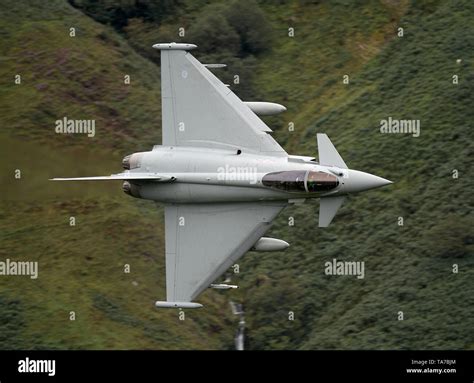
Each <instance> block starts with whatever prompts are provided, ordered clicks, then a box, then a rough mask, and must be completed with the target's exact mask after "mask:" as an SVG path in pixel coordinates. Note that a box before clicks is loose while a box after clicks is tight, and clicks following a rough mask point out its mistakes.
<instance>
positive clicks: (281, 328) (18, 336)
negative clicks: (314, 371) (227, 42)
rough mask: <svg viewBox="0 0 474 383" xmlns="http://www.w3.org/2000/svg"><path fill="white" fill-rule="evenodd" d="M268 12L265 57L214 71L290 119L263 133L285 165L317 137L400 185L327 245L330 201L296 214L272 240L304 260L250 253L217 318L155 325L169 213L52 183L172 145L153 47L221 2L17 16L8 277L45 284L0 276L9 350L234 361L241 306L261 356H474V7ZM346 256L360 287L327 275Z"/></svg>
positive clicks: (3, 119)
mask: <svg viewBox="0 0 474 383" xmlns="http://www.w3.org/2000/svg"><path fill="white" fill-rule="evenodd" d="M217 3H218V6H219V4H224V3H223V2H217ZM259 4H260V9H261V10H262V12H263V15H264V18H265V22H266V23H268V26H269V28H270V31H271V36H268V37H269V39H268V41H269V44H270V45H269V47H268V49H266V50H261V51H258V52H254V53H251V54H248V53H246V54H243V53H242V52H233V53H229V52H227V53H226V56H222V57H223V58H229V60H231V61H230V62H229V63H230V65H229V69H228V70H227V71H225V72H223V73H222V76H221V74H220V73H217V74H218V75H219V76H221V77H222V78H232V76H233V74H241V78H242V81H241V84H240V85H234V86H233V87H232V88H233V89H234V91H235V92H236V93H237V94H240V95H241V96H242V97H249V98H250V97H252V98H253V99H263V100H269V101H275V102H280V103H283V104H285V105H286V106H287V107H288V112H287V113H286V114H284V115H282V116H278V117H274V118H268V119H266V121H267V122H268V124H269V125H270V126H271V127H272V129H274V130H275V133H274V136H275V138H276V139H277V140H278V141H279V142H281V143H283V144H284V147H285V149H286V150H287V151H288V152H290V153H293V154H306V155H315V154H316V139H315V135H316V133H317V132H325V133H327V134H328V135H329V137H331V139H332V140H333V142H334V144H335V145H336V147H337V149H338V150H339V152H340V153H341V155H342V156H343V158H344V160H345V161H346V163H347V164H348V165H349V166H350V167H351V168H355V169H360V170H364V171H368V172H370V173H374V174H378V175H381V176H383V177H385V178H388V179H391V180H393V181H394V182H395V184H394V185H392V186H390V187H387V188H383V189H381V190H376V191H373V192H369V193H365V194H362V195H360V196H356V197H352V198H350V199H348V200H347V201H346V202H345V204H344V205H343V207H342V208H341V210H340V211H339V213H338V215H337V216H336V218H335V220H334V222H333V224H332V225H331V226H330V227H329V228H327V229H318V228H317V210H318V207H319V205H318V203H317V202H310V203H306V204H304V205H300V206H292V207H289V208H287V209H285V210H284V211H283V213H282V214H281V215H280V217H279V218H278V219H277V220H276V222H275V224H274V226H273V228H272V230H271V232H270V233H269V235H270V236H274V237H277V238H282V239H285V240H287V241H288V242H290V243H291V247H290V248H289V249H288V250H287V251H285V252H284V253H268V254H265V253H258V254H257V253H249V254H248V255H246V256H245V257H244V258H243V259H242V260H241V261H240V262H239V264H240V269H241V272H240V274H239V275H238V276H235V277H234V280H233V281H234V282H236V283H238V284H239V285H240V286H241V289H239V291H231V292H216V291H209V292H206V293H205V294H203V296H202V297H201V298H200V299H199V301H200V302H202V303H203V304H204V305H205V306H206V307H205V309H203V310H197V311H192V310H188V311H186V312H185V313H186V319H185V320H184V321H180V320H179V318H178V312H176V311H174V310H171V311H166V310H165V311H160V310H156V309H154V307H153V301H154V300H156V299H159V298H164V296H165V292H164V287H165V286H164V284H165V283H164V275H165V274H164V232H163V218H162V217H163V212H162V208H161V207H159V206H155V205H154V204H153V203H151V202H147V201H139V200H136V199H132V198H129V197H128V196H125V195H124V194H123V193H122V192H121V190H120V185H119V184H113V185H90V184H85V185H81V187H80V188H79V187H78V185H63V184H61V185H57V184H51V183H48V182H47V181H46V180H47V179H48V178H50V177H52V176H63V175H78V176H81V175H93V174H109V173H111V172H115V171H118V170H119V169H120V160H121V158H122V157H123V156H124V155H126V154H129V153H131V152H134V151H139V150H148V149H149V148H151V146H152V145H153V144H155V143H159V142H160V136H161V131H160V119H161V118H160V117H161V114H160V94H159V81H160V78H159V67H158V66H157V65H156V62H155V60H156V56H153V53H149V54H146V53H144V52H146V49H145V45H146V46H149V45H150V44H149V42H157V41H158V40H162V39H163V38H165V37H168V36H169V37H170V38H172V37H174V38H173V40H175V41H180V40H187V38H186V37H185V38H179V36H176V35H175V33H177V29H178V27H179V26H181V25H184V26H185V27H186V28H189V29H191V32H192V27H193V25H194V24H195V23H198V22H199V20H202V19H203V15H205V14H207V13H210V12H217V11H215V9H216V8H215V7H216V5H215V4H213V5H211V8H212V9H211V8H209V6H206V5H205V4H204V2H202V3H194V2H187V1H183V2H181V3H179V4H178V6H176V7H175V8H174V9H172V10H169V11H168V12H169V14H167V15H166V17H163V18H162V19H160V20H154V21H150V20H143V19H141V18H140V17H133V18H131V19H130V20H129V23H128V25H126V26H122V25H121V26H120V27H117V26H116V25H115V24H113V25H114V27H115V29H114V27H112V26H107V25H103V24H100V23H99V22H96V21H94V20H93V19H92V18H91V17H90V15H89V16H88V15H87V12H86V11H85V10H83V11H84V12H85V13H84V12H82V11H81V10H79V9H74V8H72V7H71V6H70V5H69V4H68V3H66V2H65V1H60V0H55V1H50V2H48V3H47V5H45V4H44V3H42V2H26V1H11V2H8V4H7V5H8V6H6V7H5V12H4V13H3V15H2V17H1V18H0V33H1V34H2V39H1V40H0V55H1V61H2V65H1V66H0V72H1V73H0V74H1V76H0V78H1V80H0V81H1V88H0V99H1V103H0V123H1V127H2V131H1V134H0V137H1V141H0V142H1V152H0V153H1V155H2V157H1V158H2V161H1V177H2V184H3V189H2V191H3V198H2V202H1V205H0V206H1V209H0V227H1V231H0V238H1V244H2V245H1V247H0V260H4V259H5V258H10V259H15V260H25V259H28V260H39V262H40V277H39V278H38V279H37V280H31V279H28V278H26V277H21V278H20V277H1V278H0V348H71V349H76V348H93V349H97V348H99V349H102V348H106V349H109V348H110V349H112V348H153V349H176V348H192V349H208V348H213V349H214V348H215V349H228V348H232V347H233V344H232V342H233V339H232V338H233V334H234V331H235V325H236V321H235V318H234V317H232V315H231V313H230V310H229V306H228V300H229V299H234V300H236V301H240V302H242V303H243V304H244V308H245V311H246V321H247V324H248V327H247V330H246V334H247V347H248V348H253V349H284V348H291V349H298V348H301V349H334V348H336V349H357V348H365V349H389V348H390V349H425V348H435V349H436V348H461V349H463V348H465V349H472V348H473V347H474V338H473V334H472V331H471V329H472V325H473V319H472V318H473V317H474V309H473V307H474V298H473V297H474V283H473V282H472V281H473V276H474V271H473V266H474V262H473V258H472V257H473V243H474V242H473V237H474V234H473V229H472V228H473V227H474V220H473V217H472V213H471V210H472V205H473V198H472V193H471V190H472V187H473V181H472V177H473V174H472V169H473V165H474V164H473V144H472V142H473V140H472V139H473V134H472V130H471V126H470V125H471V124H472V121H473V117H474V116H473V111H472V93H473V86H472V84H473V80H474V78H473V77H474V75H473V56H472V52H473V48H474V30H473V25H474V22H473V21H474V20H473V19H474V17H473V15H474V8H473V5H472V4H471V3H470V2H469V1H456V2H441V1H426V2H414V3H411V2H409V1H373V2H355V3H354V4H352V5H346V2H342V1H334V2H332V1H331V2H325V1H321V2H314V3H312V2H303V1H292V2H290V1H289V2H284V1H283V2H279V3H278V4H276V3H273V2H266V1H262V2H260V3H259ZM219 12H220V11H219ZM99 21H102V20H99ZM400 26H401V27H403V28H404V36H403V37H401V38H400V37H398V36H397V28H398V27H400ZM71 27H75V28H76V37H70V36H69V28H71ZM290 27H292V28H294V31H295V36H294V37H289V36H288V28H290ZM194 33H196V32H194ZM154 36H157V37H156V38H155V37H154ZM196 36H197V35H196ZM198 37H199V36H198ZM198 37H196V38H198ZM152 40H153V41H152ZM154 40H156V41H154ZM144 41H145V42H146V43H144ZM189 42H194V41H189ZM213 55H214V56H213ZM232 55H234V56H235V57H234V56H232ZM196 56H197V57H198V58H199V57H216V58H221V57H220V56H219V55H218V53H215V52H212V51H206V52H201V53H200V51H199V50H197V51H196ZM231 56H232V57H231ZM457 60H461V61H457ZM246 64H249V66H248V67H250V68H251V70H247V71H245V70H244V68H245V67H246ZM16 74H21V76H22V83H21V85H15V84H14V76H15V75H16ZM126 74H128V75H130V76H131V84H130V85H126V84H124V81H123V79H124V75H126ZM346 74H347V75H349V78H350V82H349V84H347V85H346V84H343V81H342V80H343V75H346ZM454 74H457V75H458V76H459V84H457V85H455V84H453V83H452V76H453V75H454ZM64 116H68V117H70V118H77V119H79V118H80V119H95V120H96V136H95V137H94V138H87V137H86V136H84V135H58V134H55V133H54V122H55V120H57V119H60V118H62V117H64ZM389 116H391V117H392V118H397V119H419V120H420V124H421V135H420V137H412V136H410V135H402V134H398V135H397V134H381V133H380V131H379V126H380V120H381V119H386V118H388V117H389ZM290 122H293V123H294V126H295V129H294V131H289V130H288V128H287V127H288V124H289V123H290ZM15 169H20V170H21V171H22V178H21V179H20V180H17V179H15V178H14V171H15ZM453 169H457V170H458V172H459V178H457V179H453V177H452V171H453ZM70 216H75V217H76V226H74V227H71V226H69V217H70ZM289 217H293V218H294V220H295V225H294V226H289V225H288V219H289ZM399 217H403V220H404V225H403V226H399V224H398V222H399ZM333 258H337V259H338V260H355V261H365V267H366V270H365V278H364V279H362V280H360V279H356V278H355V277H350V276H326V275H325V274H324V263H325V262H326V261H331V260H332V259H333ZM124 264H130V266H131V273H129V274H125V273H124V272H123V268H124ZM453 264H457V265H458V267H459V272H458V273H456V274H455V273H453V272H452V267H453ZM70 311H75V312H76V320H75V321H70V320H69V313H70ZM290 311H291V312H293V313H294V320H288V317H289V312H290ZM400 311H403V315H404V320H403V321H399V320H398V315H399V314H398V313H399V312H400Z"/></svg>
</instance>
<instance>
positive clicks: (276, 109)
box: [244, 101, 286, 116]
mask: <svg viewBox="0 0 474 383" xmlns="http://www.w3.org/2000/svg"><path fill="white" fill-rule="evenodd" d="M244 104H245V105H247V106H248V107H249V108H250V109H251V110H252V112H254V113H255V114H258V115H259V116H273V115H275V114H279V113H282V112H284V111H285V110H286V108H285V107H284V106H283V105H280V104H275V103H274V102H261V101H244Z"/></svg>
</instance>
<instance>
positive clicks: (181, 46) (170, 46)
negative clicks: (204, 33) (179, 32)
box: [153, 43, 197, 51]
mask: <svg viewBox="0 0 474 383" xmlns="http://www.w3.org/2000/svg"><path fill="white" fill-rule="evenodd" d="M153 48H155V49H159V50H174V51H190V50H192V49H196V48H197V45H194V44H187V43H159V44H154V45H153Z"/></svg>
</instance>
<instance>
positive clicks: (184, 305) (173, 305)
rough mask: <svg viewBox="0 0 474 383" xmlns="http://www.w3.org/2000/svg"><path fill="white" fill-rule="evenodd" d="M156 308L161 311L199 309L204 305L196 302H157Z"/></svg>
mask: <svg viewBox="0 0 474 383" xmlns="http://www.w3.org/2000/svg"><path fill="white" fill-rule="evenodd" d="M155 306H156V307H157V308H160V309H199V308H201V307H202V304H200V303H196V302H168V301H156V302H155Z"/></svg>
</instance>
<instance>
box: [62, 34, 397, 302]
mask: <svg viewBox="0 0 474 383" xmlns="http://www.w3.org/2000/svg"><path fill="white" fill-rule="evenodd" d="M153 48H156V49H159V50H160V51H161V97H162V133H163V137H162V138H163V139H162V145H156V146H154V147H153V149H152V150H151V151H148V152H140V153H134V154H132V155H129V156H126V157H125V158H124V159H123V168H124V169H125V171H124V172H122V173H119V174H112V175H110V176H104V177H82V178H54V179H53V180H55V181H96V180H107V181H108V180H121V181H123V185H122V188H123V191H124V192H125V193H127V194H129V195H131V196H133V197H136V198H144V199H148V200H153V201H159V202H161V203H163V204H164V205H165V232H166V234H165V237H166V238H165V239H166V301H157V302H156V306H157V307H178V308H197V307H202V305H201V304H199V303H197V302H193V300H194V299H195V298H196V297H198V296H199V294H201V293H202V292H203V291H204V290H205V289H207V288H209V287H215V288H220V289H225V288H235V287H236V286H233V285H225V284H220V283H218V284H213V282H215V281H216V279H217V278H219V277H220V276H221V275H222V274H223V273H224V272H225V271H226V270H227V269H228V268H229V267H230V266H231V265H233V264H234V263H235V262H236V261H237V260H238V259H239V258H240V257H241V256H242V255H244V254H245V253H246V252H248V251H250V250H254V251H278V250H283V249H285V248H286V247H288V246H289V245H288V243H286V242H285V241H282V240H279V239H275V238H266V237H263V235H264V234H265V232H266V231H267V230H268V229H269V228H270V224H271V222H272V221H273V220H274V219H275V217H276V216H277V215H278V214H279V213H280V212H281V210H282V209H283V208H285V207H286V206H287V205H288V204H292V203H300V202H304V201H305V200H306V199H308V198H319V199H320V209H319V226H320V227H327V226H328V225H329V224H330V222H331V221H332V219H333V218H334V216H335V215H336V212H337V210H338V209H339V207H340V206H341V204H342V203H343V201H344V198H345V196H346V195H347V194H350V193H357V192H361V191H365V190H368V189H373V188H377V187H380V186H384V185H387V184H390V183H391V181H388V180H386V179H384V178H381V177H377V176H375V175H372V174H369V173H364V172H361V171H358V170H352V169H349V168H348V167H347V165H346V163H345V162H344V160H343V159H342V158H341V156H340V155H339V153H338V152H337V150H336V149H335V148H334V146H333V144H332V143H331V141H330V140H329V138H328V136H327V135H325V134H317V144H318V152H319V161H316V159H315V158H313V157H305V156H295V155H289V154H288V153H286V152H285V150H284V149H283V148H282V147H281V146H280V145H279V144H278V143H277V142H276V141H275V140H274V139H273V138H272V136H271V135H270V134H269V133H270V132H271V129H270V128H269V127H268V126H267V125H266V124H265V123H264V122H263V121H262V120H261V119H260V118H259V117H258V115H271V114H276V113H280V112H282V111H284V110H285V107H283V106H282V105H278V104H274V103H268V102H248V103H246V102H243V101H242V100H240V99H239V98H238V97H237V96H236V95H235V94H234V93H233V92H232V91H231V90H230V89H229V87H228V86H226V85H225V84H224V83H222V82H221V81H220V80H219V79H218V78H217V77H216V76H215V75H214V74H213V73H211V71H210V70H209V69H208V68H216V67H221V66H222V65H220V64H202V63H200V62H199V61H198V60H197V59H196V58H194V56H193V55H192V54H191V53H190V52H189V51H190V50H192V49H194V48H196V46H195V45H193V44H178V43H166V44H156V45H154V46H153Z"/></svg>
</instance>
